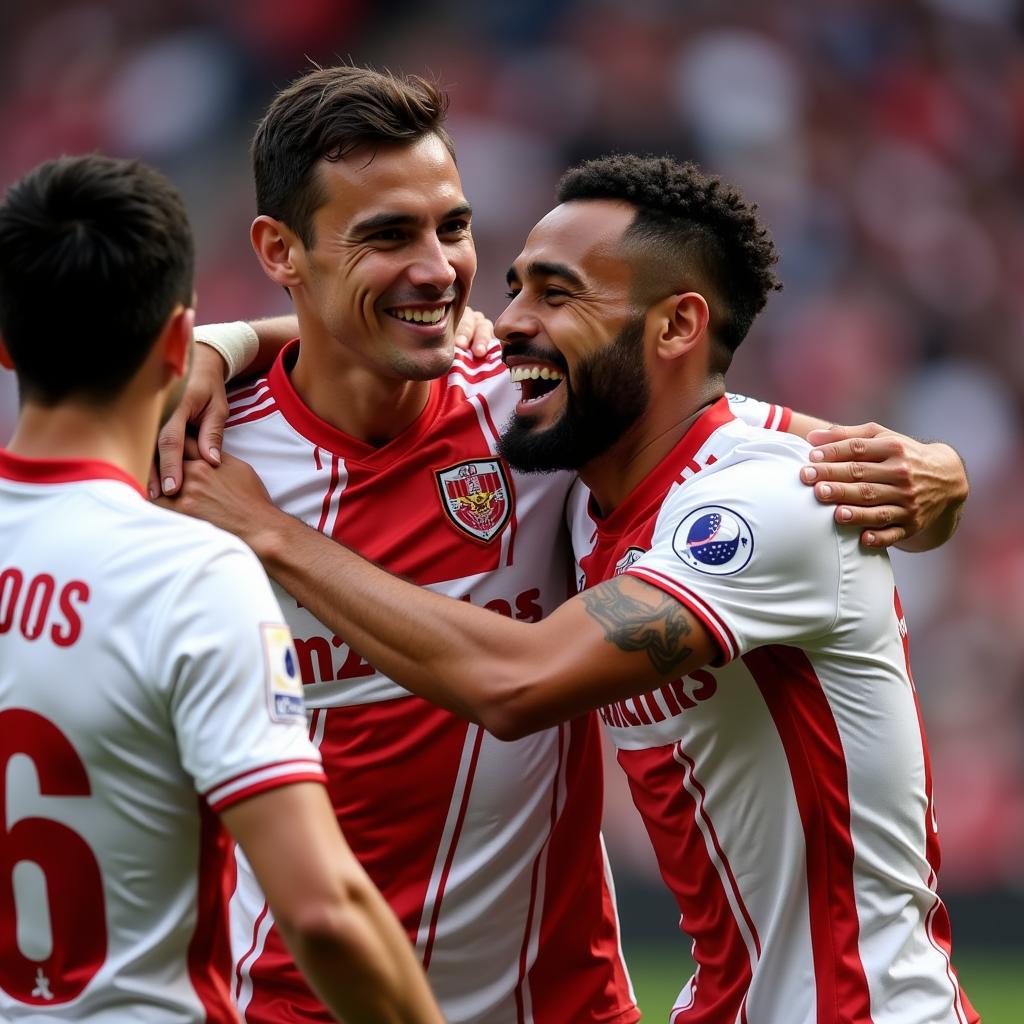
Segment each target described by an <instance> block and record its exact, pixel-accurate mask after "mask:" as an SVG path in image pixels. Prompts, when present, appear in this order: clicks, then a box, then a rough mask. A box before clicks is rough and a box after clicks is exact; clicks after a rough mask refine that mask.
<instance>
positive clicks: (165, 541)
mask: <svg viewBox="0 0 1024 1024" xmlns="http://www.w3.org/2000/svg"><path fill="white" fill-rule="evenodd" d="M133 519H134V521H133V524H132V533H133V536H132V541H133V544H134V546H135V551H136V552H137V554H138V556H139V557H140V558H146V559H152V560H153V562H154V563H155V564H159V565H161V566H163V567H164V569H165V571H166V573H167V575H168V577H175V578H177V577H182V576H194V575H195V574H197V573H200V572H202V571H203V570H204V569H205V568H207V567H209V566H211V565H214V564H220V563H231V565H232V567H233V568H232V571H240V572H248V571H250V570H252V569H255V570H257V571H261V570H259V562H258V561H257V559H256V556H255V555H254V554H253V553H252V551H251V550H250V549H249V548H248V547H247V546H246V545H245V544H244V543H243V542H242V541H240V540H239V539H238V538H237V537H235V536H234V535H233V534H230V533H227V532H226V531H225V530H222V529H220V528H219V527H217V526H214V525H212V524H211V523H207V522H203V521H202V520H200V519H193V518H191V517H189V516H186V515H182V514H181V513H179V512H174V511H172V510H170V509H166V508H161V507H159V506H157V505H151V504H146V505H145V506H144V507H143V510H142V512H141V513H140V514H139V515H137V516H135V517H133Z"/></svg>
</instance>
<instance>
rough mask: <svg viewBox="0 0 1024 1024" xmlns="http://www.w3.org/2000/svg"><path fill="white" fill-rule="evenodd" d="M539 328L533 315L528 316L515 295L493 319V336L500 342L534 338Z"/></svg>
mask: <svg viewBox="0 0 1024 1024" xmlns="http://www.w3.org/2000/svg"><path fill="white" fill-rule="evenodd" d="M538 330H539V328H538V325H537V321H536V319H535V318H534V317H532V316H528V315H527V314H526V311H525V309H524V308H523V303H521V302H520V301H519V296H518V295H517V296H516V297H515V298H514V299H512V300H511V301H510V302H509V304H508V305H507V306H506V307H505V309H504V311H503V312H502V313H501V315H500V316H499V317H498V319H497V320H495V321H494V336H495V337H496V338H497V339H498V340H499V341H502V342H509V341H515V340H516V339H517V338H534V337H536V336H537V332H538Z"/></svg>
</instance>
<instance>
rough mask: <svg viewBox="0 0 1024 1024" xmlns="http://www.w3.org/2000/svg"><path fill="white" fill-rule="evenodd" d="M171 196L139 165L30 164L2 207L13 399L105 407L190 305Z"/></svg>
mask: <svg viewBox="0 0 1024 1024" xmlns="http://www.w3.org/2000/svg"><path fill="white" fill-rule="evenodd" d="M193 266H194V252H193V242H192V231H191V228H190V227H189V223H188V216H187V214H186V212H185V204H184V203H183V202H182V200H181V196H179V195H178V192H177V191H176V190H175V188H174V186H173V185H171V183H170V182H169V181H167V179H166V178H164V177H163V175H161V174H159V173H158V172H157V171H155V170H153V169H152V168H151V167H147V166H146V165H145V164H141V163H138V162H132V161H127V160H114V159H111V158H110V157H105V156H99V155H96V154H93V155H91V156H74V157H68V156H65V157H60V158H59V159H57V160H50V161H48V162H46V163H43V164H40V165H39V166H38V167H36V168H35V169H34V170H32V171H30V172H29V173H28V174H26V175H25V177H23V178H22V179H21V180H20V181H18V182H16V183H15V184H13V185H12V186H11V187H10V188H9V189H8V191H7V195H6V197H5V199H4V202H3V205H2V206H0V335H2V336H3V340H4V344H5V345H6V347H7V350H8V352H9V354H10V356H11V359H12V361H13V362H14V367H15V371H16V372H17V375H18V384H19V388H20V391H21V397H22V400H25V399H29V400H31V401H35V402H39V403H42V404H44V405H53V404H55V403H57V402H59V401H61V400H63V399H65V398H67V397H69V396H77V397H83V398H86V399H89V400H94V401H99V402H103V401H106V400H109V399H110V398H112V397H114V396H115V395H117V394H118V392H120V391H121V389H122V388H123V387H124V385H125V384H126V383H127V382H128V381H129V380H130V379H131V378H132V377H133V376H134V375H135V373H136V372H137V371H138V369H139V367H140V366H141V365H142V364H143V362H144V361H145V359H146V357H147V356H148V355H149V352H150V351H151V349H152V346H153V343H154V342H155V341H156V339H157V337H158V336H159V334H160V331H161V329H162V328H163V326H164V324H165V323H166V322H167V319H168V317H169V316H170V315H171V313H172V312H173V310H174V307H175V306H176V305H178V304H179V303H180V304H182V305H184V306H186V307H188V306H191V305H192V274H193Z"/></svg>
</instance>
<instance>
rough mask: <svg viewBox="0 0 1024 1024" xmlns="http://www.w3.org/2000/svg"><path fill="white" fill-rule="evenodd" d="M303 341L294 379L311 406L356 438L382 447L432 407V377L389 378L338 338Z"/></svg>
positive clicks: (305, 335) (296, 386)
mask: <svg viewBox="0 0 1024 1024" xmlns="http://www.w3.org/2000/svg"><path fill="white" fill-rule="evenodd" d="M299 328H300V333H301V336H302V339H303V340H302V342H301V343H300V345H299V355H298V358H297V359H296V361H295V366H294V367H293V368H292V371H291V382H292V386H293V387H294V388H295V391H296V392H297V393H298V395H299V397H300V398H301V399H302V401H303V402H305V404H306V405H307V407H308V408H309V409H310V410H311V411H312V412H313V413H314V414H315V415H316V416H317V417H318V418H319V419H321V420H323V421H324V422H325V423H328V424H330V425H331V426H332V427H334V428H335V429H336V430H340V431H342V432H343V433H345V434H348V435H349V436H350V437H354V438H357V439H358V440H360V441H364V442H365V443H367V444H371V445H374V446H376V447H380V446H382V445H384V444H387V442H388V441H391V440H392V439H394V438H395V437H397V436H398V435H399V434H401V433H402V431H403V430H405V429H406V427H408V426H409V425H410V424H411V423H412V422H413V421H414V420H415V419H416V417H417V416H419V414H420V413H421V412H423V410H424V409H425V408H426V405H427V401H428V400H429V398H430V381H429V380H406V379H404V378H399V377H385V376H383V375H382V374H381V373H380V371H379V370H377V369H375V368H374V367H371V366H369V365H367V364H366V363H364V362H359V361H357V360H355V359H353V358H352V357H351V355H350V354H349V353H348V352H346V351H345V350H344V349H343V348H342V347H341V346H340V345H338V344H337V343H336V342H334V341H333V339H329V338H328V339H315V338H314V339H312V340H310V341H307V334H306V333H305V331H304V330H303V325H302V324H301V323H300V325H299Z"/></svg>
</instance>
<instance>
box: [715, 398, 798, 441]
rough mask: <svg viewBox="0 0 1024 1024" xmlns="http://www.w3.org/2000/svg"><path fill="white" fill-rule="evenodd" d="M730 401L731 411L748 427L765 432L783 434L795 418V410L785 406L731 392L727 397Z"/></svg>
mask: <svg viewBox="0 0 1024 1024" xmlns="http://www.w3.org/2000/svg"><path fill="white" fill-rule="evenodd" d="M725 397H726V398H727V399H728V400H729V411H730V412H731V413H732V414H733V416H735V417H736V419H738V420H743V422H744V423H746V424H747V426H750V427H763V428H764V429H765V430H778V431H781V432H783V433H785V431H787V430H789V421H790V420H791V419H792V418H793V410H792V409H790V408H789V407H788V406H785V405H771V404H770V403H768V402H762V401H759V400H758V399H756V398H750V397H748V396H747V395H737V394H735V393H733V392H730V393H729V394H727V395H726V396H725Z"/></svg>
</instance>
